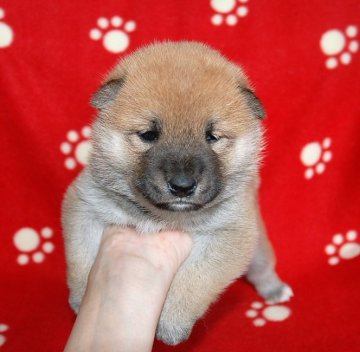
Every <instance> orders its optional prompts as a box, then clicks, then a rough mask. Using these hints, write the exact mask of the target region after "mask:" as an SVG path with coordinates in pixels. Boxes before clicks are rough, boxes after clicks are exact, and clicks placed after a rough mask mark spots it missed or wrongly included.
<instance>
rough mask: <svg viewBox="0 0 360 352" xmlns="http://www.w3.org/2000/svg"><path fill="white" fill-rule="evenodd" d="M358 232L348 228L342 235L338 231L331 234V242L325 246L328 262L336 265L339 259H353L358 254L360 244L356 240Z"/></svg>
mask: <svg viewBox="0 0 360 352" xmlns="http://www.w3.org/2000/svg"><path fill="white" fill-rule="evenodd" d="M357 237H358V234H357V232H356V231H355V230H350V231H348V232H347V233H346V235H345V236H343V235H342V234H341V233H338V234H336V235H334V236H333V238H332V243H330V244H328V245H327V246H326V247H325V253H326V254H327V255H328V256H329V260H328V263H329V264H330V265H337V264H339V263H340V259H353V258H356V257H357V256H358V255H360V244H359V243H358V242H356V239H357Z"/></svg>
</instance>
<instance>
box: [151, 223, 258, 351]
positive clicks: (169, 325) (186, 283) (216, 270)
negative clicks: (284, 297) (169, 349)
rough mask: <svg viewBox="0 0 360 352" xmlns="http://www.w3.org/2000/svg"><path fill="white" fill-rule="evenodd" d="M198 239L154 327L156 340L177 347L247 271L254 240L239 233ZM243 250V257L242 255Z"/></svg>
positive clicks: (213, 235)
mask: <svg viewBox="0 0 360 352" xmlns="http://www.w3.org/2000/svg"><path fill="white" fill-rule="evenodd" d="M222 235H223V234H219V233H217V234H211V235H207V236H205V235H204V236H201V237H200V238H196V239H195V241H194V246H193V250H192V252H191V254H190V256H189V257H188V259H187V260H186V261H185V262H184V263H183V265H182V266H181V267H180V269H179V271H178V272H177V274H176V276H175V278H174V280H173V282H172V284H171V287H170V289H169V292H168V295H167V298H166V301H165V304H164V307H163V310H162V313H161V316H160V320H159V323H158V327H157V334H156V336H157V338H158V339H159V340H162V341H163V342H165V343H166V344H169V345H176V344H178V343H180V342H182V341H184V340H186V339H187V338H188V336H189V335H190V333H191V330H192V328H193V325H194V324H195V322H196V321H197V319H199V318H200V317H201V316H202V315H203V314H204V313H205V312H206V310H207V309H208V307H209V305H210V304H211V303H213V302H214V301H215V300H216V299H217V297H218V296H219V294H220V293H222V291H223V290H224V289H225V288H226V287H227V286H228V285H229V284H230V283H231V282H232V281H233V280H235V279H236V278H237V277H239V276H240V275H241V274H242V273H243V272H244V271H245V270H246V268H247V266H248V264H249V261H250V259H251V258H250V256H249V257H247V256H246V253H249V252H250V253H252V252H253V249H254V247H255V242H256V238H255V237H251V236H243V237H240V236H239V231H236V230H235V231H227V232H226V233H225V236H222ZM241 249H243V250H244V253H245V257H244V256H242V255H241Z"/></svg>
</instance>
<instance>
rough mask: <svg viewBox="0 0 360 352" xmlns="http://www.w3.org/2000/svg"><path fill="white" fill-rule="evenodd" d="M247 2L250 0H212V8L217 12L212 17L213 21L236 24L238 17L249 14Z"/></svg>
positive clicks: (213, 22)
mask: <svg viewBox="0 0 360 352" xmlns="http://www.w3.org/2000/svg"><path fill="white" fill-rule="evenodd" d="M247 2H248V0H210V6H211V8H212V9H213V10H214V11H215V12H216V15H213V16H212V17H211V23H212V24H213V25H214V26H220V25H221V24H223V23H224V22H225V23H226V24H227V25H228V26H235V25H236V24H237V22H238V17H245V16H246V15H247V14H248V12H249V8H248V7H247V5H246V4H247Z"/></svg>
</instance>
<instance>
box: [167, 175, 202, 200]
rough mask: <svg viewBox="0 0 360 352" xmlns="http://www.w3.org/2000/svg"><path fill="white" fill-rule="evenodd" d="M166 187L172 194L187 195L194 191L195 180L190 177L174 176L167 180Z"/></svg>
mask: <svg viewBox="0 0 360 352" xmlns="http://www.w3.org/2000/svg"><path fill="white" fill-rule="evenodd" d="M168 187H169V190H170V192H171V193H172V194H173V195H174V196H177V197H187V196H190V195H191V194H193V193H194V192H195V189H196V181H195V180H194V179H193V178H190V177H186V176H176V177H173V178H172V179H171V180H170V181H169V183H168Z"/></svg>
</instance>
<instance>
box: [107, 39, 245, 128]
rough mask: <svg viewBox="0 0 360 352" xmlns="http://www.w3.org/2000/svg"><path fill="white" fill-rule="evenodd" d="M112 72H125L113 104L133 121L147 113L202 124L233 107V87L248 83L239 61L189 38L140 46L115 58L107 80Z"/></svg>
mask: <svg viewBox="0 0 360 352" xmlns="http://www.w3.org/2000/svg"><path fill="white" fill-rule="evenodd" d="M117 78H125V84H124V87H123V88H122V90H121V92H120V94H119V96H118V98H117V101H116V102H115V104H114V109H115V110H117V111H118V114H117V115H118V116H119V117H121V116H124V115H127V116H129V115H131V114H135V115H137V116H133V117H134V118H133V119H132V121H133V123H137V122H140V119H144V118H145V119H149V118H151V117H150V116H149V114H153V115H155V116H156V117H158V118H159V119H161V120H162V122H163V124H164V127H166V125H169V124H170V125H171V126H170V127H171V128H174V127H175V126H176V125H181V126H184V124H185V125H186V124H191V125H192V126H193V128H196V127H198V128H203V126H204V124H206V122H207V121H208V120H209V119H210V118H212V117H216V116H217V115H225V116H230V115H231V114H232V113H234V110H237V112H238V110H239V109H241V108H242V100H241V98H240V91H239V89H238V87H239V86H245V87H246V86H248V83H247V80H246V77H245V75H244V74H243V72H242V71H241V69H240V68H239V67H237V66H235V65H234V64H232V63H230V62H229V61H228V60H226V59H225V58H224V57H222V56H221V55H220V54H219V53H218V52H217V51H215V50H213V49H211V48H209V47H207V46H205V45H202V44H199V43H189V42H184V43H176V44H175V43H166V44H159V45H152V46H150V47H147V48H144V49H141V50H139V51H137V52H136V53H135V54H133V55H131V56H129V57H128V58H126V59H125V60H123V61H122V62H120V64H119V65H118V66H117V67H116V68H115V69H114V70H113V72H111V73H110V75H109V77H108V80H111V79H117ZM244 108H245V107H244ZM227 110H228V111H227Z"/></svg>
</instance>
